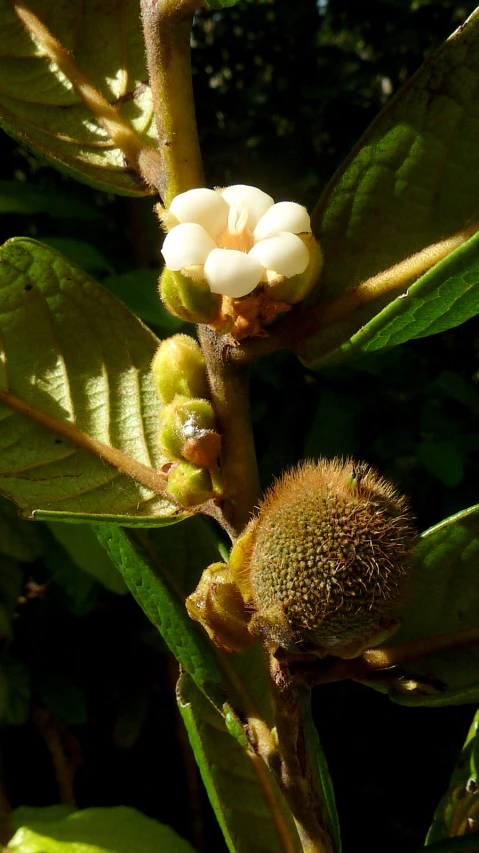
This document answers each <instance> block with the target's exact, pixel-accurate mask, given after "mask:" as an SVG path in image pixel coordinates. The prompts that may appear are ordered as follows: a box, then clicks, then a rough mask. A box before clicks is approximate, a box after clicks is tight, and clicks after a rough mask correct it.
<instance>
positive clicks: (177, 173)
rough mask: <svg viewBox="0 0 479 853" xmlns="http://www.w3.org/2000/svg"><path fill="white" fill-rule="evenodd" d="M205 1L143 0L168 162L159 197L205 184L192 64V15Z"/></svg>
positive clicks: (151, 74)
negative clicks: (194, 97)
mask: <svg viewBox="0 0 479 853" xmlns="http://www.w3.org/2000/svg"><path fill="white" fill-rule="evenodd" d="M203 5H204V4H203V2H202V0H141V18H142V22H143V35H144V39H145V47H146V60H147V65H148V73H149V79H150V86H151V91H152V95H153V109H154V111H155V120H156V127H157V133H158V143H159V146H160V153H161V157H162V161H163V164H164V173H163V176H162V186H161V187H160V195H161V196H162V199H163V203H164V204H165V206H168V205H169V204H170V202H171V200H172V198H174V196H175V195H177V194H178V193H181V192H184V191H185V190H189V189H192V188H193V187H201V186H204V182H205V181H204V175H203V164H202V161H201V154H200V147H199V142H198V130H197V127H196V118H195V106H194V99H193V85H192V77H191V61H190V32H191V24H192V21H193V15H194V13H195V12H196V10H197V9H199V8H201V6H203Z"/></svg>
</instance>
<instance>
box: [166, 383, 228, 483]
mask: <svg viewBox="0 0 479 853" xmlns="http://www.w3.org/2000/svg"><path fill="white" fill-rule="evenodd" d="M215 425H216V420H215V413H214V411H213V407H212V405H211V403H209V402H208V401H207V400H197V399H193V400H189V399H188V398H187V397H180V396H177V397H175V399H174V401H173V402H172V403H169V404H168V405H167V406H165V408H164V409H163V411H162V413H161V430H160V443H161V446H162V448H163V450H164V452H165V453H166V454H167V455H168V456H169V457H170V458H171V459H177V460H178V461H181V460H183V459H187V460H188V461H189V462H192V463H193V464H194V465H197V466H199V467H201V468H211V467H213V465H214V464H215V463H216V460H217V458H218V456H219V453H220V449H221V438H220V436H219V435H218V433H217V432H215Z"/></svg>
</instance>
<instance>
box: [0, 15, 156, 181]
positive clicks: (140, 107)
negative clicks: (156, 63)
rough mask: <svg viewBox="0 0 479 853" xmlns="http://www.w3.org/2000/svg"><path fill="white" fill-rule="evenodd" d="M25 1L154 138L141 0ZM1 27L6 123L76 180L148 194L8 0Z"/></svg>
mask: <svg viewBox="0 0 479 853" xmlns="http://www.w3.org/2000/svg"><path fill="white" fill-rule="evenodd" d="M28 7H29V9H31V11H32V12H34V13H35V14H36V15H37V16H38V17H39V19H40V20H41V22H42V23H43V24H45V25H46V26H47V27H48V29H49V30H50V32H51V33H52V34H53V35H54V36H55V37H56V38H57V39H58V40H59V42H60V43H61V44H62V45H63V47H64V48H65V49H66V50H67V51H69V52H70V53H71V54H72V55H73V57H74V60H75V62H76V64H77V65H78V66H79V68H80V69H81V71H83V73H85V74H87V76H88V78H89V80H90V82H91V83H92V84H93V86H95V87H96V88H97V89H98V90H99V91H100V92H101V93H102V95H103V96H104V97H105V98H106V99H107V100H108V102H109V103H110V104H111V105H113V106H115V107H116V108H117V109H118V111H119V114H120V115H121V116H122V118H123V119H125V120H126V121H127V122H128V123H129V124H131V126H132V127H133V128H134V129H135V131H136V132H137V133H139V134H140V135H141V136H142V137H143V138H144V139H145V142H146V143H148V144H152V143H154V140H155V134H154V129H153V110H152V103H151V92H150V88H149V86H148V85H147V84H146V83H145V80H146V79H147V76H148V75H147V73H146V67H145V51H144V46H143V39H142V32H141V24H140V15H139V6H138V4H137V3H124V2H123V0H112V2H109V3H100V4H99V3H96V2H95V0H87V2H81V0H71V2H68V3H58V2H56V0H31V2H29V4H28ZM0 27H1V30H2V39H1V43H0V92H1V94H0V124H1V125H3V127H4V128H5V130H7V132H8V133H10V134H12V135H13V136H16V137H17V138H19V139H21V140H22V141H24V142H25V143H27V145H29V146H30V147H31V148H33V150H34V151H35V152H36V153H38V154H40V155H41V156H42V157H46V158H47V159H49V160H50V161H52V162H53V164H54V165H56V166H57V167H59V168H61V169H63V170H64V171H67V172H68V173H69V174H71V175H72V176H73V177H75V178H77V179H79V180H83V181H86V182H87V183H89V184H91V185H93V186H95V187H98V188H100V189H103V190H106V191H109V192H116V193H122V194H127V195H145V194H149V190H148V189H147V188H146V187H145V185H144V184H142V182H141V181H140V180H139V178H138V175H137V174H136V173H135V172H133V171H132V170H131V169H130V168H129V166H128V164H127V163H126V162H125V157H124V154H123V152H122V151H121V150H120V148H118V146H117V145H116V144H115V143H114V142H113V140H112V139H111V138H110V137H109V135H108V133H107V132H106V130H105V129H104V128H103V127H102V126H101V124H100V123H99V122H98V120H97V119H96V118H95V117H94V116H93V115H92V113H91V112H90V110H89V109H88V108H87V107H86V106H85V105H84V104H83V102H82V101H81V99H80V96H79V95H78V94H77V92H76V91H75V89H74V87H73V85H72V82H71V80H69V79H68V78H67V77H66V76H65V74H64V73H63V72H61V71H60V70H59V69H58V67H57V66H56V65H55V63H54V62H52V61H51V60H50V59H49V58H48V56H46V55H45V52H44V51H43V49H42V47H41V45H39V44H38V43H37V42H36V40H35V39H34V38H33V37H32V36H31V35H29V33H28V32H27V31H26V29H25V28H24V27H23V25H22V23H21V21H20V20H19V18H18V17H17V15H16V14H15V11H14V8H13V4H12V3H10V2H9V0H0Z"/></svg>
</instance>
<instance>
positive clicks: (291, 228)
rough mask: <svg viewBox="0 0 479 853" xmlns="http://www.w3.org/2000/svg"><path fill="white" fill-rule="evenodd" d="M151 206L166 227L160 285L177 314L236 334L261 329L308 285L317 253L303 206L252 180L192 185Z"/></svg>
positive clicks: (306, 290) (315, 274)
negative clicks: (248, 183) (227, 184)
mask: <svg viewBox="0 0 479 853" xmlns="http://www.w3.org/2000/svg"><path fill="white" fill-rule="evenodd" d="M158 213H159V216H160V218H161V221H162V224H163V227H164V228H165V230H166V231H167V232H168V233H167V235H166V237H165V241H164V244H163V249H162V253H163V257H164V259H165V270H164V272H163V275H162V277H161V280H160V292H161V297H162V299H163V302H164V303H165V305H166V307H167V308H168V310H169V311H170V312H171V313H172V314H174V315H175V316H177V317H180V318H181V319H183V320H186V321H188V322H194V323H207V324H209V325H210V326H212V327H213V328H215V329H216V330H218V331H221V332H222V333H225V332H229V333H230V334H232V335H233V337H235V338H236V339H237V340H241V339H242V338H245V337H251V336H254V335H256V336H257V335H265V334H267V333H266V332H265V327H267V326H269V325H271V323H273V322H274V320H275V319H276V318H277V317H278V315H279V314H281V313H284V312H285V311H288V310H289V309H290V308H291V306H292V305H294V304H295V303H296V302H299V301H300V300H302V299H304V298H305V296H306V295H307V294H308V293H309V292H310V290H311V289H312V287H313V286H314V284H315V283H316V281H317V279H318V277H319V273H320V271H321V265H322V256H321V251H320V248H319V245H318V244H317V242H316V241H315V239H314V237H313V235H312V233H311V224H310V219H309V215H308V212H307V211H306V208H304V207H302V206H301V205H300V204H296V203H295V202H290V201H283V202H279V203H277V204H275V203H274V201H273V199H272V198H271V196H269V195H267V194H266V193H265V192H263V191H262V190H260V189H258V188H257V187H250V186H245V185H243V184H238V185H235V186H231V187H227V188H226V189H223V190H211V189H205V188H200V189H193V190H188V191H187V192H184V193H181V194H180V195H177V196H176V197H175V198H174V199H173V201H172V202H171V204H170V207H169V209H168V210H165V209H164V208H162V207H161V206H159V207H158Z"/></svg>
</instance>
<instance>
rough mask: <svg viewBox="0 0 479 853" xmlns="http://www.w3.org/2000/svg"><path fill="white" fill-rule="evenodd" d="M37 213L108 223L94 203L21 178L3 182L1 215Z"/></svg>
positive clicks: (1, 183) (1, 187) (1, 185)
mask: <svg viewBox="0 0 479 853" xmlns="http://www.w3.org/2000/svg"><path fill="white" fill-rule="evenodd" d="M2 213H8V214H11V213H20V214H24V215H31V216H33V215H35V214H38V213H41V214H43V215H44V216H49V217H51V218H52V219H86V220H89V221H91V220H93V221H96V223H97V224H98V222H102V223H104V224H105V225H106V224H108V220H107V219H106V217H105V216H104V215H103V214H102V213H101V212H100V210H99V209H98V208H97V207H95V206H94V205H93V204H88V203H87V202H86V201H81V199H78V198H75V197H74V196H73V195H72V194H71V193H63V192H61V191H60V190H53V189H50V188H47V187H37V186H34V185H32V184H30V183H23V182H22V181H0V214H2Z"/></svg>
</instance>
